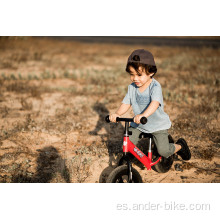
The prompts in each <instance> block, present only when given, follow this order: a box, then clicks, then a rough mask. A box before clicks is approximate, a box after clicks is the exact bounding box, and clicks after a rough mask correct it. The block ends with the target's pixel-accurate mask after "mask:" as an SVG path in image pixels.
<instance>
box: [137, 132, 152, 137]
mask: <svg viewBox="0 0 220 220" xmlns="http://www.w3.org/2000/svg"><path fill="white" fill-rule="evenodd" d="M139 138H153V135H152V134H151V133H144V132H142V133H140V135H139Z"/></svg>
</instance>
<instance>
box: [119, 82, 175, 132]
mask: <svg viewBox="0 0 220 220" xmlns="http://www.w3.org/2000/svg"><path fill="white" fill-rule="evenodd" d="M151 101H158V102H159V103H160V105H159V107H158V108H157V110H156V111H155V112H154V113H153V114H152V115H150V116H149V117H148V118H147V119H148V121H147V124H145V125H142V124H136V123H134V122H131V126H132V127H134V128H137V129H138V130H140V131H142V132H144V133H153V132H156V131H160V130H166V129H169V128H170V127H171V121H170V118H169V116H168V115H167V114H166V113H165V112H164V104H163V94H162V89H161V86H160V83H159V82H158V81H157V80H155V79H154V78H152V82H151V84H150V85H149V86H148V87H147V88H146V89H145V90H144V91H143V92H140V91H139V89H138V87H137V86H136V85H135V84H134V83H132V84H130V85H129V86H128V92H127V94H126V96H125V97H124V99H123V101H122V103H124V104H130V105H132V109H133V112H134V114H135V115H139V114H142V113H143V112H144V111H145V110H146V109H147V108H148V106H149V105H150V103H151Z"/></svg>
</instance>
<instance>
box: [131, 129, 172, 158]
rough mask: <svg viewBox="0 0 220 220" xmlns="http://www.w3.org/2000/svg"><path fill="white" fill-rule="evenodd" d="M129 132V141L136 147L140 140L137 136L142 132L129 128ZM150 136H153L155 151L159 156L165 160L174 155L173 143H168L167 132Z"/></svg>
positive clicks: (157, 132)
mask: <svg viewBox="0 0 220 220" xmlns="http://www.w3.org/2000/svg"><path fill="white" fill-rule="evenodd" d="M129 130H130V131H132V135H130V136H129V139H130V141H131V142H132V143H133V144H134V145H137V144H138V142H139V140H140V138H139V136H140V134H141V133H142V132H141V131H140V130H138V129H136V128H133V127H130V128H129ZM151 134H152V135H153V139H154V142H155V144H156V146H157V151H158V153H159V154H160V155H161V156H163V157H166V158H167V157H169V156H171V155H172V154H174V151H175V146H174V144H173V143H169V139H168V135H169V134H168V131H167V130H161V131H156V132H153V133H151Z"/></svg>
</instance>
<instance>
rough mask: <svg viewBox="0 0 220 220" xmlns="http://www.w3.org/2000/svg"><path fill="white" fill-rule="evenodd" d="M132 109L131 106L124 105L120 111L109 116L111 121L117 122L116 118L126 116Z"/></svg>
mask: <svg viewBox="0 0 220 220" xmlns="http://www.w3.org/2000/svg"><path fill="white" fill-rule="evenodd" d="M130 107H131V105H130V104H124V103H122V104H121V106H120V107H119V108H118V110H117V111H116V112H115V113H114V114H111V115H110V116H109V119H110V121H111V122H116V118H117V117H119V116H121V115H123V114H125V113H126V112H127V111H128V110H129V108H130Z"/></svg>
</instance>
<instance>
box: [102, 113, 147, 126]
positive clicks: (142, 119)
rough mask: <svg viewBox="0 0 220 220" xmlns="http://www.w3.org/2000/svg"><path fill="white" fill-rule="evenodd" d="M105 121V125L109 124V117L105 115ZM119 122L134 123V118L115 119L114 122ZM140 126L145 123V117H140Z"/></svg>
mask: <svg viewBox="0 0 220 220" xmlns="http://www.w3.org/2000/svg"><path fill="white" fill-rule="evenodd" d="M105 121H106V122H107V123H110V122H111V121H110V120H109V115H107V116H106V117H105ZM119 121H125V122H134V118H119V117H117V118H116V122H119ZM140 122H141V124H142V125H144V124H146V123H147V118H146V117H142V118H141V120H140Z"/></svg>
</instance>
